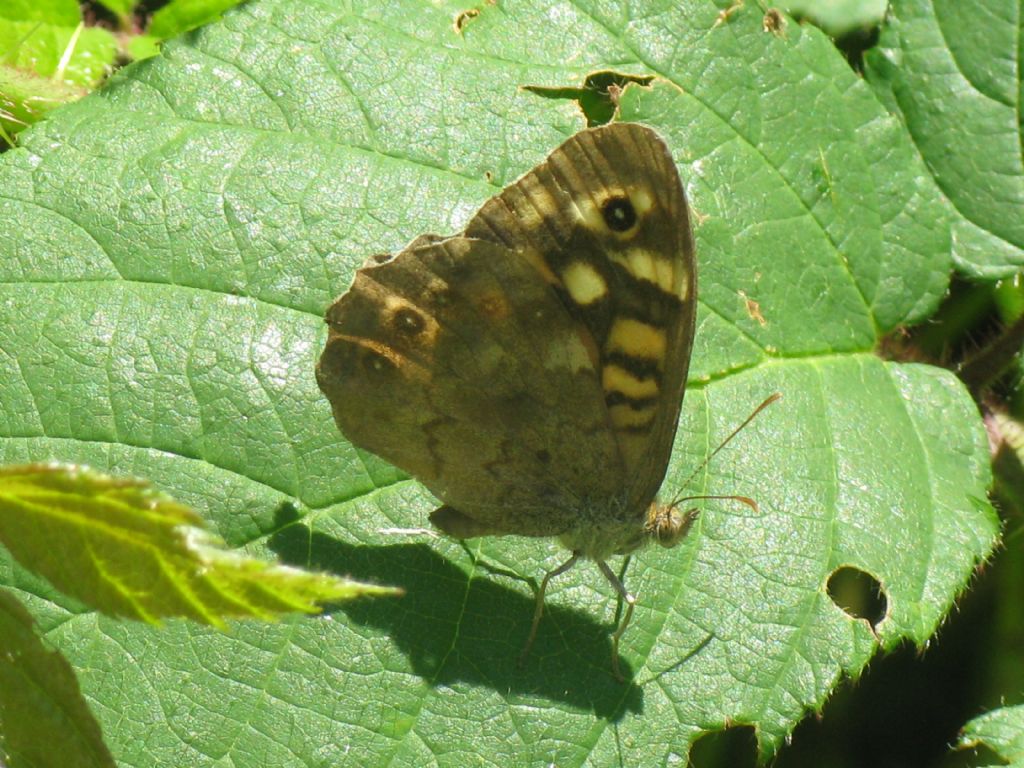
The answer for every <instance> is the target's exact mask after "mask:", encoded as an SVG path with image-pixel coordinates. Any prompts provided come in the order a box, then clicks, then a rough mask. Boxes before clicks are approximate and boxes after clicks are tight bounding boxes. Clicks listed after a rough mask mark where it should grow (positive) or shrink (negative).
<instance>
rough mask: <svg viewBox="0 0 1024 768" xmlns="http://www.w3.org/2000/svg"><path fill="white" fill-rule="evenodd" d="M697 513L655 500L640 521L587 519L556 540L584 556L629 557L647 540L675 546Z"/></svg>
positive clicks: (591, 558) (688, 528)
mask: <svg viewBox="0 0 1024 768" xmlns="http://www.w3.org/2000/svg"><path fill="white" fill-rule="evenodd" d="M697 514H698V510H696V509H688V510H685V511H680V510H679V508H678V507H677V506H676V505H674V504H662V503H659V502H657V501H655V502H652V503H651V506H650V507H648V509H647V513H646V514H645V515H644V518H643V519H642V520H630V521H621V520H609V521H607V522H599V521H597V520H593V519H591V520H587V521H586V524H585V525H580V526H577V527H576V528H573V529H572V530H569V531H566V532H565V533H563V534H562V535H561V536H560V537H559V541H560V542H562V544H563V545H564V546H565V547H566V548H567V549H570V550H572V551H573V552H578V553H579V554H580V555H582V556H583V557H586V558H588V559H590V560H597V561H603V560H606V559H607V558H609V557H611V556H612V555H628V554H629V553H630V552H633V551H634V550H636V549H639V548H640V547H642V546H643V545H644V544H647V543H648V542H650V541H656V542H658V543H659V544H661V546H663V547H674V546H675V545H676V544H678V543H679V542H680V541H682V539H683V537H684V536H686V534H687V532H688V531H689V530H690V526H691V525H692V524H693V521H694V520H695V519H696V517H697Z"/></svg>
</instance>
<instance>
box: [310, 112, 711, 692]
mask: <svg viewBox="0 0 1024 768" xmlns="http://www.w3.org/2000/svg"><path fill="white" fill-rule="evenodd" d="M696 305H697V264H696V260H695V255H694V240H693V234H692V231H691V226H690V210H689V207H688V205H687V201H686V195H685V193H684V191H683V186H682V183H681V182H680V179H679V174H678V172H677V170H676V165H675V162H674V161H673V159H672V154H671V152H670V151H669V149H668V147H667V146H666V144H665V142H664V141H663V140H662V138H661V137H660V136H659V135H658V134H657V133H656V132H655V131H654V130H652V129H651V128H648V127H645V126H642V125H639V124H634V123H615V124H611V125H606V126H602V127H598V128H590V129H586V130H583V131H580V132H579V133H577V134H575V135H574V136H572V137H570V138H569V139H568V140H566V141H565V142H564V143H563V144H562V145H561V146H559V147H558V148H557V149H555V150H554V151H553V152H552V153H551V154H550V156H548V158H547V159H546V160H544V161H543V162H542V163H540V165H538V166H537V167H535V168H534V169H532V170H530V171H529V172H527V173H526V174H525V175H524V176H522V177H521V178H520V179H518V180H517V181H515V182H514V183H512V184H510V185H509V186H508V187H506V188H505V189H504V190H503V191H502V192H501V193H500V194H498V195H496V196H495V197H493V198H491V199H490V200H488V201H487V202H486V203H484V205H483V207H482V208H481V209H480V210H479V211H478V212H477V213H476V214H475V215H474V216H473V217H472V219H471V220H470V222H469V224H468V225H467V226H466V228H465V230H464V231H463V232H462V233H460V234H457V235H453V236H450V237H441V236H437V235H421V236H420V237H418V238H416V239H415V240H413V241H412V242H411V243H409V245H408V246H406V247H405V248H404V249H403V250H402V251H401V252H399V253H398V254H394V255H392V254H382V255H378V256H374V257H371V258H370V259H369V260H368V262H367V264H365V265H364V266H363V267H362V268H361V269H359V270H358V272H357V273H356V276H355V279H354V281H353V283H352V286H351V287H350V288H349V289H348V291H347V292H345V293H344V294H343V295H342V296H341V297H340V298H338V299H337V300H336V301H335V303H334V304H333V305H332V306H331V307H330V309H329V310H328V311H327V316H326V321H327V324H328V328H329V331H328V339H327V344H326V347H325V349H324V352H323V354H322V356H321V358H320V362H319V364H318V366H317V382H318V383H319V386H320V389H321V390H322V391H323V393H324V394H325V395H326V396H327V398H328V400H329V401H330V403H331V407H332V410H333V413H334V419H335V421H336V423H337V425H338V427H339V428H340V430H341V432H342V433H343V434H344V435H345V436H346V437H347V438H348V440H350V441H351V442H352V443H353V444H355V445H356V446H359V447H360V448H363V449H366V450H368V451H370V452H372V453H375V454H377V455H378V456H380V457H382V458H384V459H386V460H387V461H389V462H390V463H392V464H394V465H396V466H397V467H399V468H401V469H402V470H404V471H405V472H407V473H409V474H410V475H412V476H414V477H415V478H417V479H418V480H419V481H420V482H421V483H422V484H423V485H425V486H426V487H427V488H428V489H429V490H430V491H431V492H432V493H433V494H434V496H436V497H437V498H438V499H440V501H441V502H443V506H441V507H440V508H439V509H437V510H436V511H435V512H434V513H433V514H432V515H431V516H430V519H431V522H432V523H433V524H434V525H435V526H436V527H437V528H439V529H441V531H443V532H445V533H447V534H449V535H451V536H454V537H457V538H472V537H476V536H492V535H505V534H515V535H519V536H533V537H548V536H553V537H557V538H558V539H559V540H560V542H561V543H562V544H563V545H564V546H565V547H566V548H567V549H568V550H569V551H570V553H571V556H570V557H569V559H568V560H567V561H566V562H565V563H563V564H562V565H561V566H559V567H558V568H556V569H555V570H553V571H551V572H550V573H548V574H547V575H545V577H544V579H543V581H542V583H541V586H540V589H539V590H538V594H537V602H536V607H535V611H534V618H533V623H532V626H531V629H530V633H529V637H528V640H527V643H526V647H525V648H524V650H523V657H525V655H526V653H527V652H528V650H529V648H530V646H531V645H532V643H533V640H534V638H535V636H536V633H537V627H538V625H539V623H540V619H541V616H542V613H543V605H544V593H545V591H546V589H547V585H548V582H549V581H550V580H551V578H553V577H554V576H557V575H558V574H560V573H563V572H565V571H566V570H568V569H569V568H571V567H572V566H573V565H574V564H575V563H576V562H577V561H578V560H579V559H581V558H585V559H590V560H593V561H594V562H595V563H596V564H597V566H598V567H599V569H600V570H601V572H602V573H603V574H604V575H605V577H606V578H607V579H608V580H609V582H610V583H611V584H612V585H613V587H614V588H615V590H616V592H617V593H618V595H619V596H620V597H621V599H623V600H624V601H625V604H626V613H625V614H624V617H623V620H622V622H621V623H620V625H619V628H618V629H617V630H616V632H615V633H614V634H613V635H612V643H613V646H612V664H613V671H614V673H615V675H616V677H618V678H620V679H621V677H622V676H621V673H620V670H619V666H618V643H619V639H620V638H621V636H622V633H623V632H624V631H625V629H626V626H627V625H628V624H629V621H630V618H631V616H632V612H633V606H634V603H635V598H634V597H633V596H632V595H631V594H630V593H629V592H627V590H626V589H625V587H624V586H623V585H622V583H621V581H620V580H619V578H618V577H617V576H616V575H615V574H614V572H613V571H612V570H611V568H610V567H609V566H608V564H607V560H608V558H609V557H611V556H612V555H621V554H628V553H630V552H632V551H634V550H636V549H637V548H639V547H641V546H642V545H643V544H645V543H647V542H649V541H657V542H658V543H660V544H662V545H664V546H667V547H671V546H674V545H675V544H677V543H678V542H679V541H680V539H681V538H682V537H683V536H684V535H685V534H686V532H687V530H688V529H689V527H690V525H691V523H692V522H693V519H694V516H695V515H696V512H695V511H694V510H689V511H680V510H679V509H678V505H677V504H676V503H672V504H661V503H658V502H657V501H656V495H657V492H658V490H659V488H660V486H661V484H662V481H663V479H664V477H665V472H666V469H667V466H668V461H669V457H670V454H671V451H672V444H673V440H674V436H675V432H676V425H677V422H678V420H679V410H680V406H681V403H682V398H683V393H684V391H685V388H686V375H687V369H688V367H689V361H690V352H691V349H692V347H693V337H694V330H695V328H694V318H695V314H696V312H695V310H696Z"/></svg>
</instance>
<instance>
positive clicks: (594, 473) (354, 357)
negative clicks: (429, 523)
mask: <svg viewBox="0 0 1024 768" xmlns="http://www.w3.org/2000/svg"><path fill="white" fill-rule="evenodd" d="M421 243H422V244H421ZM327 322H328V324H329V328H330V330H329V337H328V342H327V347H326V349H325V351H324V353H323V356H322V357H321V360H320V364H319V366H318V368H317V379H318V382H319V384H320V388H321V389H322V390H323V391H324V393H325V394H326V395H327V397H328V399H329V400H330V402H331V404H332V407H333V410H334V417H335V420H336V421H337V423H338V426H339V427H340V429H341V431H342V432H343V433H344V434H345V435H346V436H347V437H348V439H349V440H351V441H352V442H353V443H354V444H355V445H357V446H360V447H363V448H366V449H368V450H370V451H372V452H373V453H376V454H378V455H379V456H381V457H383V458H385V459H387V460H388V461H390V462H391V463H393V464H395V465H396V466H398V467H400V468H401V469H403V470H405V471H406V472H408V473H409V474H411V475H413V476H415V477H416V478H417V479H419V480H420V481H421V482H423V484H424V485H426V486H427V488H429V489H430V490H431V491H432V492H433V493H434V495H436V496H437V497H438V498H440V499H442V500H443V501H444V502H445V503H446V504H447V505H448V508H447V509H445V510H443V511H441V512H440V514H439V516H437V517H435V518H434V519H435V522H437V523H438V524H439V526H440V527H442V528H443V529H445V530H446V531H448V532H450V533H454V534H456V535H462V536H469V535H480V534H484V533H516V534H521V535H527V536H548V535H557V534H560V533H563V532H564V531H566V530H568V529H570V528H571V527H572V526H573V524H574V523H575V522H576V520H577V519H578V516H579V514H580V511H581V509H587V508H590V507H591V506H592V505H593V504H594V503H596V502H597V501H598V500H602V499H607V498H608V497H610V496H611V495H613V494H615V493H621V489H622V488H623V485H624V483H625V477H624V474H623V465H622V462H621V459H620V456H619V451H618V446H617V444H616V441H615V438H614V435H613V434H612V433H611V432H610V431H609V429H608V424H607V415H606V412H605V408H604V400H603V396H602V387H601V384H600V380H599V377H598V374H597V371H596V369H595V367H594V360H593V358H592V356H591V354H590V350H588V349H587V348H586V347H585V345H584V343H583V341H582V339H581V337H580V335H579V333H578V329H577V327H576V323H575V321H574V319H573V318H572V316H571V315H570V314H569V312H568V311H567V310H566V307H565V305H564V304H563V302H562V301H561V300H560V298H559V297H558V295H557V293H556V291H555V289H554V287H553V286H552V285H551V284H549V283H548V282H546V281H544V280H541V279H538V275H537V273H536V270H535V268H534V267H533V266H532V265H531V264H530V263H529V262H527V261H525V260H524V259H523V258H522V257H521V255H520V254H519V253H517V252H515V251H512V250H509V249H508V248H506V247H504V246H502V245H499V244H497V243H495V242H492V241H489V240H475V239H471V238H465V237H453V238H449V239H445V240H438V239H437V238H426V239H423V238H421V239H418V240H417V241H414V243H413V244H411V246H410V247H409V248H407V249H406V250H404V251H402V252H401V253H399V254H398V255H397V256H396V257H394V258H393V259H391V260H390V261H385V262H384V263H380V264H375V265H371V266H366V267H363V268H362V269H360V270H359V271H358V273H357V274H356V278H355V281H354V282H353V285H352V287H351V288H350V289H349V291H348V292H347V293H345V294H344V295H343V296H342V297H341V298H340V299H339V300H338V301H337V302H336V303H335V304H334V305H333V306H332V307H331V308H330V310H329V311H328V314H327ZM455 510H457V512H456V511H455Z"/></svg>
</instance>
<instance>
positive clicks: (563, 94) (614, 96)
mask: <svg viewBox="0 0 1024 768" xmlns="http://www.w3.org/2000/svg"><path fill="white" fill-rule="evenodd" d="M653 79H654V77H653V76H651V75H627V74H624V73H622V72H613V71H611V70H602V71H600V72H591V73H590V74H589V75H587V77H586V79H585V80H584V81H583V85H582V86H580V87H575V86H569V87H565V88H556V87H551V86H547V85H527V86H524V89H525V90H527V91H529V92H530V93H535V94H537V95H538V96H543V97H544V98H546V99H571V100H574V101H576V102H578V103H579V105H580V111H582V112H583V116H584V117H586V118H587V127H588V128H592V127H594V126H595V125H604V124H605V123H608V122H610V121H611V119H612V118H613V117H615V110H617V109H618V108H619V96H620V95H621V94H622V89H623V88H625V87H626V86H627V85H629V84H630V83H636V84H637V85H650V84H651V81H652V80H653Z"/></svg>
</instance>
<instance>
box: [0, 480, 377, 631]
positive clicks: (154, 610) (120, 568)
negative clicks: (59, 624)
mask: <svg viewBox="0 0 1024 768" xmlns="http://www.w3.org/2000/svg"><path fill="white" fill-rule="evenodd" d="M201 524H202V522H201V520H200V518H199V517H198V516H197V515H196V514H195V513H194V512H193V511H192V510H191V509H189V508H188V507H186V506H184V505H182V504H179V503H178V502H176V501H174V500H173V499H171V498H169V497H167V496H165V495H163V494H161V493H159V492H157V491H156V490H154V489H153V488H152V486H150V484H149V483H147V482H145V481H142V480H136V479H120V478H114V477H110V476H108V475H104V474H101V473H98V472H94V471H91V470H89V469H87V468H81V467H75V466H66V465H43V464H32V465H24V466H15V467H8V468H4V469H0V542H2V543H3V544H4V545H5V546H6V547H7V548H8V549H9V550H10V551H11V553H12V554H13V555H14V556H15V558H17V560H18V561H19V562H20V563H21V564H22V565H24V566H25V567H26V568H30V569H32V570H34V571H36V572H37V573H40V574H42V575H43V576H45V577H46V578H47V579H49V580H50V581H51V582H52V583H53V585H54V586H56V587H57V588H58V589H60V590H62V591H63V592H65V593H67V594H69V595H72V596H73V597H75V598H77V599H78V600H81V601H82V602H84V603H87V604H89V605H91V606H94V607H95V608H97V609H99V610H100V611H102V612H103V613H106V614H109V615H112V616H124V617H128V618H132V619H139V620H142V621H148V622H157V621H159V620H160V619H161V618H165V617H170V616H181V617H187V618H190V619H194V620H196V621H200V622H203V623H205V624H212V625H215V626H222V625H223V621H224V619H225V618H227V617H256V618H261V619H273V618H275V617H276V616H277V615H278V614H281V613H285V612H292V611H301V612H305V613H314V612H317V611H319V607H318V604H319V603H323V602H333V601H338V600H346V599H350V598H354V597H359V596H361V595H367V594H373V595H384V594H396V590H394V589H391V588H388V587H379V586H374V585H370V584H362V583H358V582H354V581H350V580H348V579H344V578H339V577H337V576H332V575H330V574H326V573H314V572H309V571H303V570H299V569H297V568H290V567H285V566H279V565H273V564H271V563H268V562H265V561H262V560H255V559H253V558H249V557H246V556H244V555H242V554H239V553H237V552H229V551H227V550H224V549H221V548H220V547H219V546H218V542H216V541H215V539H214V538H213V537H212V536H210V535H209V534H207V533H206V532H205V531H204V530H203V529H202V528H201V527H200V526H201Z"/></svg>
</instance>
